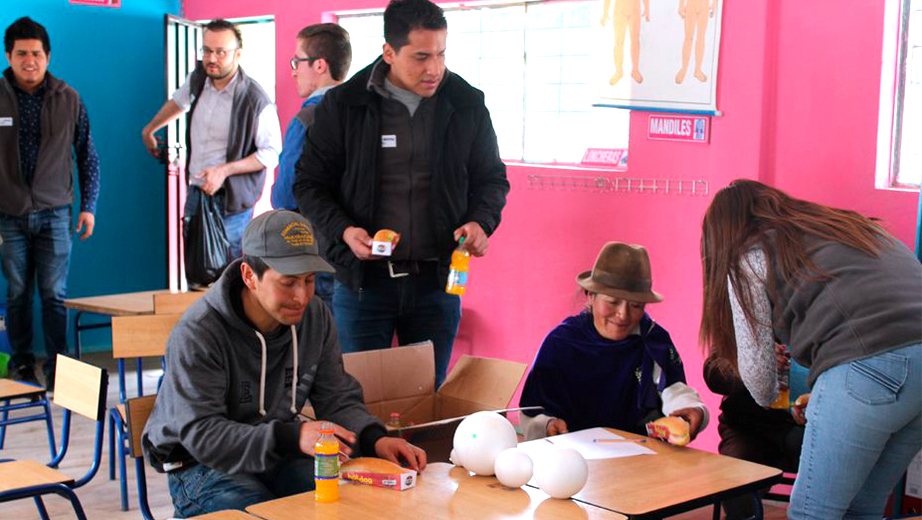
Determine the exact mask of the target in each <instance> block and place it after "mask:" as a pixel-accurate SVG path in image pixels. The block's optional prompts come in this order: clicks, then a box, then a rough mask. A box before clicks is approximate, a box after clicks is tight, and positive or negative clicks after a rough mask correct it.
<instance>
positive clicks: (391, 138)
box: [381, 135, 397, 148]
mask: <svg viewBox="0 0 922 520" xmlns="http://www.w3.org/2000/svg"><path fill="white" fill-rule="evenodd" d="M381 148H397V136H396V135H382V136H381Z"/></svg>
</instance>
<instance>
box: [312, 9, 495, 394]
mask: <svg viewBox="0 0 922 520" xmlns="http://www.w3.org/2000/svg"><path fill="white" fill-rule="evenodd" d="M447 38H448V22H447V20H446V19H445V14H444V13H443V11H442V9H441V8H440V7H439V6H437V5H435V4H434V3H432V2H430V1H428V0H392V1H391V2H390V3H389V4H388V6H387V8H386V9H385V11H384V41H385V43H384V46H383V51H384V52H383V54H382V56H381V57H379V58H378V59H377V60H375V61H374V63H372V64H371V65H369V66H368V67H366V68H365V69H363V70H362V71H360V72H358V73H356V74H355V76H353V77H352V78H351V79H349V80H348V81H346V82H345V83H343V84H342V86H340V87H338V88H336V89H334V90H333V91H331V92H329V93H328V94H327V95H326V97H324V99H323V101H322V102H321V103H320V104H319V105H318V106H317V112H316V120H315V121H314V124H313V126H311V128H310V130H309V131H308V135H307V144H306V145H305V147H304V153H303V154H302V155H301V160H300V161H299V162H298V165H297V171H298V173H297V178H296V180H295V186H294V191H295V195H296V196H297V197H298V202H299V203H300V207H301V211H303V212H304V213H305V215H307V217H308V218H309V219H310V220H311V222H312V223H313V224H314V226H315V227H316V228H317V229H318V230H319V231H320V235H321V238H322V240H321V241H320V245H321V247H322V248H323V254H324V258H325V259H326V260H327V262H329V263H330V264H332V265H333V267H335V268H336V284H335V287H334V288H333V314H334V316H335V318H336V324H337V329H338V332H339V338H340V343H341V344H342V347H343V351H344V352H353V351H358V350H372V349H383V348H388V347H390V346H391V342H392V340H393V338H394V334H395V333H396V335H397V339H398V342H399V343H400V344H404V345H405V344H409V343H416V342H420V341H426V340H432V343H433V345H434V346H435V368H436V381H435V383H436V386H438V385H439V384H441V383H442V381H443V380H444V379H445V374H446V372H447V369H448V363H449V360H450V359H451V350H452V345H453V342H454V338H455V335H456V334H457V332H458V325H459V323H460V320H461V302H460V299H459V298H458V296H456V295H454V294H446V292H445V285H446V281H447V279H448V267H449V260H450V258H451V254H452V251H453V250H454V249H455V247H457V245H458V244H457V242H458V241H460V239H461V238H463V239H464V243H463V246H462V247H464V248H465V249H466V250H468V251H469V252H470V253H471V254H473V255H474V256H483V255H484V254H486V252H487V247H488V245H489V238H488V237H489V236H490V235H491V234H492V233H493V231H494V230H496V228H497V226H499V222H500V216H501V212H502V209H503V206H504V205H505V204H506V193H507V192H508V191H509V182H508V181H507V180H506V167H505V166H504V165H503V162H502V161H501V160H500V157H499V148H498V146H497V141H496V132H495V131H494V130H493V123H492V121H491V120H490V113H489V111H488V110H487V107H486V105H485V104H484V95H483V92H481V91H479V90H477V89H475V88H474V87H472V86H471V85H470V84H468V83H467V82H466V81H464V79H462V78H461V77H460V76H458V75H457V74H455V73H453V72H450V71H448V70H446V68H445V48H446V41H447ZM380 229H391V230H393V231H396V232H398V233H400V234H401V239H400V243H399V245H398V246H397V247H396V248H395V249H394V251H393V253H392V255H391V256H389V257H387V256H385V257H382V256H379V255H375V254H373V253H372V249H371V245H372V239H371V236H372V235H374V234H375V232H376V231H377V230H380Z"/></svg>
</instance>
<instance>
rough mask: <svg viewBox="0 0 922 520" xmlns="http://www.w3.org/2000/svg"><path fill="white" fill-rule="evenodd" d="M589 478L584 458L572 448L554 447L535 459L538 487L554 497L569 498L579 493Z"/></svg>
mask: <svg viewBox="0 0 922 520" xmlns="http://www.w3.org/2000/svg"><path fill="white" fill-rule="evenodd" d="M588 479H589V465H588V464H586V459H584V458H583V456H582V455H581V454H580V453H579V452H578V451H576V450H574V449H572V448H555V449H551V450H547V451H546V452H544V453H542V455H541V457H540V458H539V459H538V460H537V461H535V481H536V483H537V484H538V488H539V489H541V491H544V492H545V493H547V494H548V495H550V496H552V497H554V498H570V497H571V496H573V495H575V494H577V493H579V491H580V490H581V489H583V486H585V485H586V480H588Z"/></svg>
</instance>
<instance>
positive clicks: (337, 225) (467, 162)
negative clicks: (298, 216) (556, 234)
mask: <svg viewBox="0 0 922 520" xmlns="http://www.w3.org/2000/svg"><path fill="white" fill-rule="evenodd" d="M380 59H381V58H378V60H380ZM377 62H378V61H375V62H374V63H372V64H371V65H369V66H368V67H365V69H363V70H362V71H360V72H358V73H357V74H356V75H355V76H353V77H352V79H350V80H349V81H347V82H345V83H343V84H342V85H340V86H339V87H337V88H334V89H333V90H331V91H329V92H327V94H326V95H325V96H324V98H323V100H322V101H321V102H320V104H319V105H318V106H317V111H316V118H315V120H314V124H313V126H311V128H310V130H309V131H308V134H307V139H306V142H305V145H304V151H303V153H302V155H301V159H300V160H299V161H298V165H297V168H296V171H297V174H296V175H297V176H296V180H295V184H294V192H295V196H296V197H297V199H298V204H299V206H300V208H301V212H302V213H304V214H305V215H306V216H307V217H308V218H309V219H310V220H311V222H312V223H313V225H314V227H315V228H316V230H317V231H318V232H319V234H320V236H321V243H320V245H321V248H322V253H323V256H324V257H325V258H326V259H327V261H328V262H330V263H331V264H332V265H333V266H334V267H335V268H336V277H337V279H339V281H340V282H342V283H344V284H346V285H348V286H349V287H351V288H352V289H354V290H355V289H358V288H359V287H361V286H362V274H363V266H362V262H361V261H360V260H359V259H358V258H356V257H355V255H354V254H353V253H352V250H351V249H349V246H348V245H346V243H345V242H344V241H343V238H342V236H343V231H345V229H346V228H347V227H349V226H357V227H361V228H363V229H365V230H366V231H368V232H369V234H374V232H375V231H376V229H373V227H374V224H375V223H374V217H375V210H376V209H377V204H378V182H379V178H380V173H379V171H378V167H377V162H378V152H379V150H380V146H381V145H380V143H381V135H380V131H379V127H380V118H381V97H380V95H379V94H377V93H375V92H373V91H371V90H369V89H368V80H369V77H370V76H371V71H372V69H373V68H374V66H375V64H376V63H377ZM434 120H435V124H434V128H435V133H434V134H433V135H432V143H431V145H430V147H431V148H430V156H431V158H432V169H431V171H432V182H431V193H430V200H431V205H430V207H431V208H432V216H431V217H432V222H433V224H432V227H433V229H434V230H435V232H436V235H437V240H438V241H439V259H440V262H439V264H440V265H439V273H440V275H441V277H442V278H443V282H444V281H446V280H447V277H448V264H449V261H450V258H451V252H452V250H453V249H454V247H455V243H454V238H453V236H452V232H453V231H454V230H455V229H456V228H457V227H459V226H461V225H463V224H465V223H467V222H477V223H479V224H480V226H481V227H482V228H483V230H484V231H485V232H486V233H487V235H491V234H493V232H494V231H495V230H496V228H497V226H499V222H500V212H501V211H502V209H503V206H505V204H506V194H507V193H508V192H509V182H508V181H507V180H506V167H505V165H504V164H503V162H502V161H501V160H500V157H499V148H498V146H497V142H496V133H495V132H494V130H493V123H492V121H491V120H490V113H489V111H488V110H487V107H486V105H485V104H484V96H483V92H481V91H479V90H477V89H476V88H474V87H472V86H471V85H470V84H468V83H467V82H466V81H464V79H462V78H461V77H460V76H458V75H457V74H454V73H452V72H450V71H446V78H445V79H444V81H443V82H442V85H441V86H440V87H439V91H438V93H437V97H436V108H435V119H434Z"/></svg>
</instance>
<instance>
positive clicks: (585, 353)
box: [520, 242, 708, 439]
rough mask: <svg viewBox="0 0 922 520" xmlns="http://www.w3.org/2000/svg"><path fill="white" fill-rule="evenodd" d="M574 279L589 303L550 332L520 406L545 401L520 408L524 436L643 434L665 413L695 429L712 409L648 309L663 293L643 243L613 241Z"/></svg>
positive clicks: (696, 430) (536, 361) (527, 437)
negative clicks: (596, 431) (591, 431)
mask: <svg viewBox="0 0 922 520" xmlns="http://www.w3.org/2000/svg"><path fill="white" fill-rule="evenodd" d="M576 283H577V284H579V286H580V287H582V288H583V291H584V292H585V294H586V310H585V311H584V312H582V313H580V314H577V315H576V316H570V317H569V318H567V319H565V320H564V321H563V323H561V324H560V325H558V326H557V327H556V328H555V329H554V330H552V331H551V333H550V334H548V335H547V337H546V338H545V339H544V342H543V343H542V345H541V349H540V350H539V351H538V355H537V356H536V358H535V362H534V365H533V366H532V369H531V372H530V373H529V374H528V378H527V379H526V380H525V387H524V389H523V390H522V398H521V406H523V407H524V406H541V407H542V408H543V413H535V412H533V411H530V412H524V413H523V414H522V415H520V417H521V420H522V427H523V430H524V432H525V437H526V439H536V438H541V437H545V436H550V435H557V434H560V433H567V432H568V431H576V430H582V429H586V428H592V427H596V426H606V427H611V428H617V429H619V430H625V431H629V432H633V433H640V434H646V428H645V425H646V423H647V422H649V421H651V420H654V419H657V418H659V417H663V416H665V415H677V416H681V417H682V418H684V419H685V420H686V421H688V423H689V426H690V432H691V434H692V436H694V435H696V434H697V433H698V432H699V431H700V430H702V429H703V428H704V427H705V426H706V425H707V421H708V413H707V408H706V407H705V406H704V403H703V402H701V399H700V398H699V397H698V394H697V392H695V391H694V390H692V389H691V388H689V387H688V386H687V385H686V384H685V371H684V369H683V367H682V360H681V359H680V358H679V353H678V351H677V350H676V349H675V346H674V345H673V344H672V340H671V339H670V337H669V333H668V332H666V330H665V329H664V328H663V327H661V326H660V325H658V324H657V323H656V322H654V321H653V319H652V318H651V317H650V316H649V315H648V314H647V313H646V312H645V307H646V304H648V303H656V302H660V301H662V300H663V297H662V295H660V294H659V293H657V292H656V291H654V290H653V288H652V286H653V278H652V274H651V270H650V258H649V256H648V255H647V251H646V249H644V248H643V247H641V246H638V245H631V244H625V243H621V242H609V243H607V244H605V246H604V247H602V250H601V252H599V255H598V257H597V258H596V261H595V265H594V266H593V267H592V270H591V271H586V272H583V273H581V274H580V275H578V276H577V277H576ZM529 414H532V415H529Z"/></svg>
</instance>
